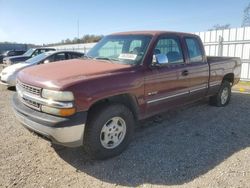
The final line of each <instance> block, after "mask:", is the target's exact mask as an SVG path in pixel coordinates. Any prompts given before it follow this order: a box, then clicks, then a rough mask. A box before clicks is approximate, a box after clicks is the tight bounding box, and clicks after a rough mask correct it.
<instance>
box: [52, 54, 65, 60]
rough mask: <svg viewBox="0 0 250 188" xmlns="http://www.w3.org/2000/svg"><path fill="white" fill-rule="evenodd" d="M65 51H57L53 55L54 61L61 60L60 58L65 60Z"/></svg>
mask: <svg viewBox="0 0 250 188" xmlns="http://www.w3.org/2000/svg"><path fill="white" fill-rule="evenodd" d="M65 59H66V58H65V53H58V54H55V56H54V61H61V60H65Z"/></svg>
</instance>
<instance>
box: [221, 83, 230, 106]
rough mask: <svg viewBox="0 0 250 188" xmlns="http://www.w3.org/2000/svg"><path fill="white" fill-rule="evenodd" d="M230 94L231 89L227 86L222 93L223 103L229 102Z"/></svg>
mask: <svg viewBox="0 0 250 188" xmlns="http://www.w3.org/2000/svg"><path fill="white" fill-rule="evenodd" d="M228 94H229V90H228V88H227V87H225V88H224V89H223V90H222V93H221V104H225V103H226V102H227V99H228Z"/></svg>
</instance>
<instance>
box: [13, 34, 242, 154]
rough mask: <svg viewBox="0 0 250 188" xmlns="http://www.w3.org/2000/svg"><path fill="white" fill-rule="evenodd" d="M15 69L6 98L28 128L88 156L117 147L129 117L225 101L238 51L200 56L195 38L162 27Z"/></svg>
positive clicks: (126, 138)
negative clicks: (76, 54) (201, 102)
mask: <svg viewBox="0 0 250 188" xmlns="http://www.w3.org/2000/svg"><path fill="white" fill-rule="evenodd" d="M69 61H71V62H70V63H68V62H65V61H60V62H55V63H53V64H43V65H38V66H34V67H30V68H27V69H24V70H22V71H20V72H19V73H18V79H17V85H16V88H17V93H16V94H15V95H14V96H13V100H12V104H13V109H14V112H15V115H16V117H17V118H18V120H19V121H20V122H21V123H22V124H23V125H24V126H25V127H27V128H28V129H30V130H32V131H34V132H37V133H38V134H41V135H44V136H46V137H47V138H49V139H50V140H51V141H52V142H53V143H55V144H60V145H64V146H68V147H77V146H84V148H85V149H86V151H87V152H88V153H89V154H90V156H92V157H93V158H97V159H104V158H108V157H113V156H115V155H118V154H120V153H121V152H122V151H123V150H124V149H125V148H126V147H127V146H128V144H129V142H130V141H131V138H132V136H133V130H134V128H135V124H136V121H138V120H142V119H145V118H148V117H150V116H153V115H156V114H159V113H161V112H163V111H166V110H168V109H171V108H176V107H178V106H182V105H185V104H188V103H191V102H194V101H197V100H200V99H203V98H206V97H207V98H209V99H210V103H211V104H212V105H215V106H218V107H224V106H226V105H227V104H228V103H229V101H230V97H231V87H232V86H233V85H234V84H237V83H238V81H239V79H240V72H241V61H240V59H239V58H229V57H207V56H206V55H205V51H204V48H203V45H202V42H201V40H200V38H199V37H198V36H196V35H193V34H188V33H176V32H165V31H139V32H123V33H115V34H112V35H108V36H106V37H104V38H103V39H102V40H101V41H100V42H99V43H97V44H96V46H95V47H93V48H92V49H91V50H90V51H89V53H87V55H86V56H85V57H84V58H82V59H76V60H69Z"/></svg>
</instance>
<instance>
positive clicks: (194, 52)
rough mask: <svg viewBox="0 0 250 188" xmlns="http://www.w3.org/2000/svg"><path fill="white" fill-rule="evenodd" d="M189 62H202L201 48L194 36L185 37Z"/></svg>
mask: <svg viewBox="0 0 250 188" xmlns="http://www.w3.org/2000/svg"><path fill="white" fill-rule="evenodd" d="M185 40H186V44H187V49H188V55H189V59H190V63H196V62H202V60H203V58H202V50H201V47H200V45H199V44H200V43H199V41H198V40H197V39H196V38H186V39H185Z"/></svg>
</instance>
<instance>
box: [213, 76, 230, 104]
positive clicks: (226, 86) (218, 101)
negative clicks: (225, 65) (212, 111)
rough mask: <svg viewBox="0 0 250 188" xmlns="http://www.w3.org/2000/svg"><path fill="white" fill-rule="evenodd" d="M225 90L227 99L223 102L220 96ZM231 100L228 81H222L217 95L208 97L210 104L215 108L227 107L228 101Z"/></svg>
mask: <svg viewBox="0 0 250 188" xmlns="http://www.w3.org/2000/svg"><path fill="white" fill-rule="evenodd" d="M225 89H227V90H228V97H227V99H226V100H225V101H223V100H222V94H223V91H224V90H225ZM230 99H231V84H230V82H228V81H226V80H225V81H223V82H222V84H221V87H220V90H219V92H218V93H217V95H215V96H212V97H210V101H209V102H210V104H211V105H213V106H217V107H223V106H226V105H228V103H229V101H230Z"/></svg>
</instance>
